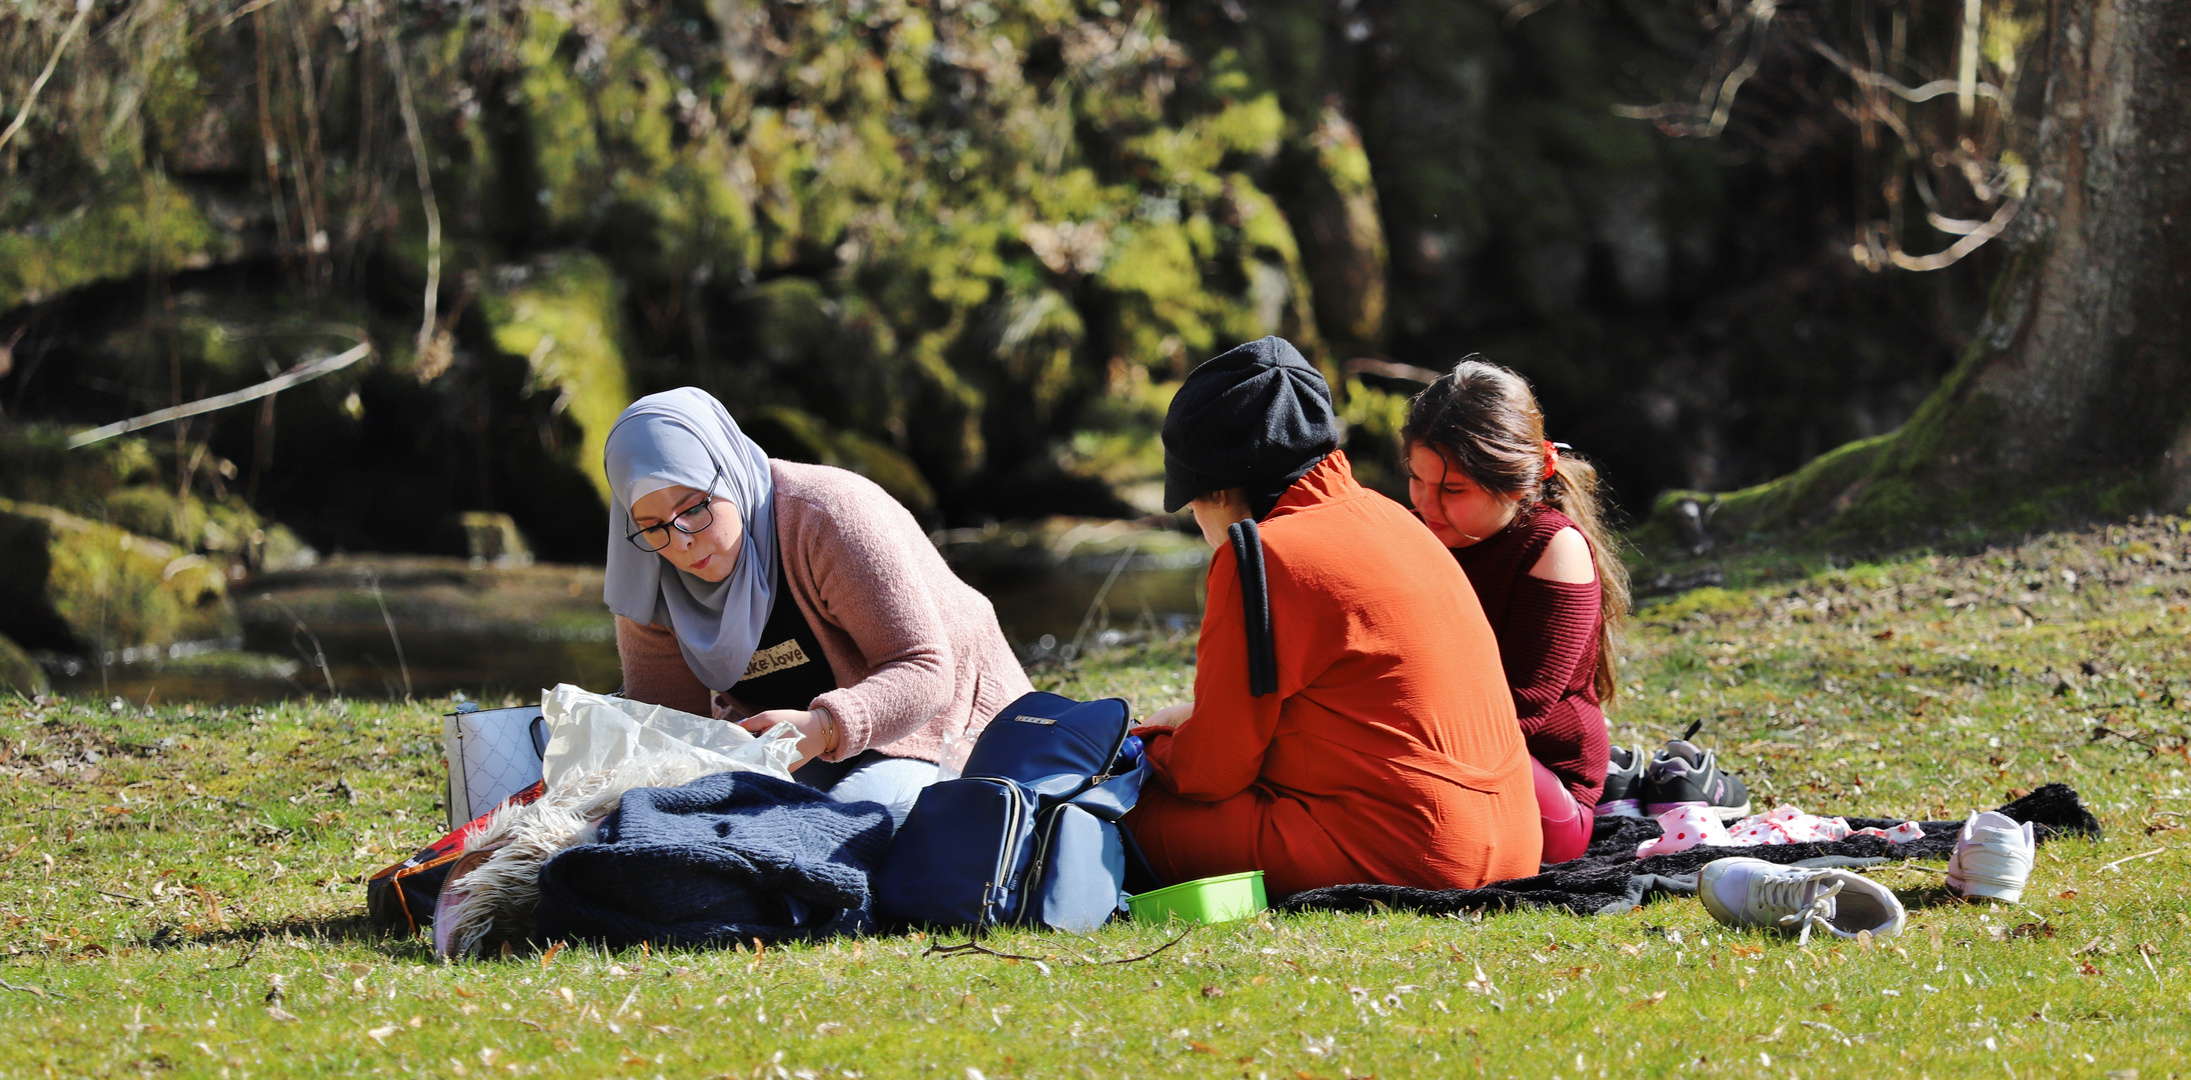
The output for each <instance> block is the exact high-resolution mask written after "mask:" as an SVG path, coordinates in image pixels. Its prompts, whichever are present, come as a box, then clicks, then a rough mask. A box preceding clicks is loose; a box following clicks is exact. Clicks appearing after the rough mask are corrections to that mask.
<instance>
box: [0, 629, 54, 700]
mask: <svg viewBox="0 0 2191 1080" xmlns="http://www.w3.org/2000/svg"><path fill="white" fill-rule="evenodd" d="M47 689H49V687H48V686H47V684H46V673H45V672H44V671H43V670H40V669H39V667H38V662H37V661H35V660H32V659H31V658H30V654H29V653H27V652H24V651H23V647H22V646H21V645H17V644H16V643H15V642H13V641H10V640H8V639H7V638H5V637H0V694H5V693H10V692H13V693H17V694H43V693H45V692H46V690H47Z"/></svg>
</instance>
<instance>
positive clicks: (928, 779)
mask: <svg viewBox="0 0 2191 1080" xmlns="http://www.w3.org/2000/svg"><path fill="white" fill-rule="evenodd" d="M791 778H792V779H793V780H797V781H798V782H800V783H802V784H805V785H806V786H808V787H810V788H815V789H817V790H820V791H826V792H828V793H829V797H830V798H833V799H835V800H837V801H838V802H879V803H881V804H883V806H885V807H887V808H888V809H889V810H890V821H891V826H892V828H899V827H902V826H904V824H905V815H907V814H909V813H912V812H913V800H915V799H917V798H919V797H920V793H921V789H922V788H924V787H927V786H928V785H930V784H933V783H935V782H936V765H935V763H934V762H932V761H920V760H916V759H914V758H901V757H891V756H889V755H887V754H885V753H883V752H882V751H880V750H863V751H861V752H859V753H857V754H854V755H853V756H851V757H848V758H846V759H844V760H843V761H823V760H822V759H820V758H815V759H814V760H812V761H809V762H807V763H806V764H804V765H801V766H799V769H798V771H797V772H794V773H792V774H791Z"/></svg>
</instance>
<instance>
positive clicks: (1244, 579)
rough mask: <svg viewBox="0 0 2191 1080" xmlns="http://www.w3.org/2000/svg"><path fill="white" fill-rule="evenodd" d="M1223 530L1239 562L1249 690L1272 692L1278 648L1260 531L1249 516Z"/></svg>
mask: <svg viewBox="0 0 2191 1080" xmlns="http://www.w3.org/2000/svg"><path fill="white" fill-rule="evenodd" d="M1225 532H1226V535H1228V536H1230V537H1231V538H1232V554H1233V560H1234V561H1235V562H1237V563H1239V565H1240V606H1241V608H1242V610H1243V612H1244V614H1245V615H1246V616H1247V630H1248V694H1249V696H1251V697H1262V696H1263V695H1265V694H1275V693H1277V692H1278V648H1277V645H1276V643H1275V642H1274V641H1273V639H1272V637H1271V622H1270V593H1269V590H1268V589H1267V588H1266V587H1265V582H1264V577H1263V534H1262V533H1261V532H1260V531H1259V530H1257V529H1256V527H1255V522H1254V521H1252V520H1250V521H1236V522H1234V523H1233V524H1232V527H1231V528H1229V529H1227V530H1225Z"/></svg>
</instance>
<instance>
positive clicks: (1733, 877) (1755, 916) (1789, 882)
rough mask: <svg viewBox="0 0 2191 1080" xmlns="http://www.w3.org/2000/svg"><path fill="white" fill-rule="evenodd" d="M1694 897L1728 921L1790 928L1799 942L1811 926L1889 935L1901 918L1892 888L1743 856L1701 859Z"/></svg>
mask: <svg viewBox="0 0 2191 1080" xmlns="http://www.w3.org/2000/svg"><path fill="white" fill-rule="evenodd" d="M1697 899H1699V900H1702V901H1703V902H1704V909H1705V910H1706V911H1709V912H1711V913H1712V917H1713V918H1715V919H1718V920H1719V921H1720V922H1723V923H1726V924H1727V925H1728V926H1773V927H1778V928H1780V929H1782V930H1786V931H1794V932H1795V933H1796V941H1797V943H1798V944H1801V943H1807V942H1809V941H1810V939H1811V928H1812V927H1814V926H1815V927H1820V928H1823V929H1824V930H1825V931H1826V932H1828V933H1830V934H1832V935H1833V936H1835V937H1844V938H1852V937H1855V936H1856V935H1857V934H1858V933H1859V932H1860V931H1864V930H1869V931H1871V933H1872V936H1873V937H1881V938H1883V937H1892V936H1894V935H1895V934H1898V933H1900V932H1901V930H1902V922H1903V920H1904V918H1905V914H1904V912H1903V910H1902V902H1901V901H1900V900H1897V899H1895V898H1894V894H1893V893H1891V892H1888V891H1887V890H1886V889H1885V888H1884V887H1883V886H1881V885H1879V884H1878V883H1877V882H1874V881H1872V880H1870V879H1868V878H1866V877H1864V876H1862V875H1860V874H1854V873H1851V872H1849V871H1847V870H1840V869H1827V868H1819V867H1807V866H1782V865H1780V864H1778V863H1769V862H1766V861H1765V860H1763V859H1751V858H1746V857H1736V858H1731V859H1718V860H1715V861H1713V862H1710V863H1707V864H1705V867H1704V869H1703V870H1701V871H1699V872H1698V873H1697Z"/></svg>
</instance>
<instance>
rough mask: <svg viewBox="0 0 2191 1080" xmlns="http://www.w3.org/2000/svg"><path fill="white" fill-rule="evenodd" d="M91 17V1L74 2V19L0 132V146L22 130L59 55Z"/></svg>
mask: <svg viewBox="0 0 2191 1080" xmlns="http://www.w3.org/2000/svg"><path fill="white" fill-rule="evenodd" d="M90 15H91V0H76V17H75V18H74V19H71V20H69V24H68V29H66V30H63V31H61V41H60V43H59V44H56V45H55V46H54V47H53V55H52V56H50V57H47V58H46V69H45V70H44V71H41V72H39V73H38V78H37V79H35V80H33V81H32V82H31V84H30V93H28V94H25V95H23V107H22V108H20V109H17V110H15V120H14V122H12V123H10V124H9V125H8V127H7V130H5V131H0V146H6V145H7V144H8V140H9V139H12V138H14V137H15V133H16V132H18V131H21V130H22V129H23V122H24V121H26V120H28V119H30V107H31V106H32V105H35V104H37V103H38V91H40V90H43V89H45V88H46V80H47V79H50V78H52V77H53V69H54V68H56V67H59V66H60V65H61V54H62V53H64V52H67V51H68V43H69V42H70V41H73V40H75V38H76V31H78V30H81V29H83V28H84V20H85V19H86V18H88V17H89V16H90Z"/></svg>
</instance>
